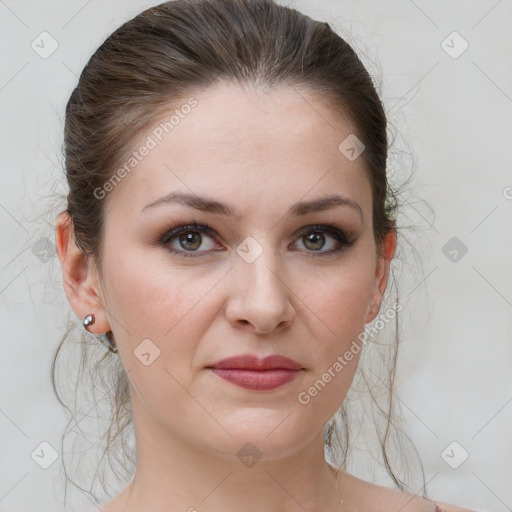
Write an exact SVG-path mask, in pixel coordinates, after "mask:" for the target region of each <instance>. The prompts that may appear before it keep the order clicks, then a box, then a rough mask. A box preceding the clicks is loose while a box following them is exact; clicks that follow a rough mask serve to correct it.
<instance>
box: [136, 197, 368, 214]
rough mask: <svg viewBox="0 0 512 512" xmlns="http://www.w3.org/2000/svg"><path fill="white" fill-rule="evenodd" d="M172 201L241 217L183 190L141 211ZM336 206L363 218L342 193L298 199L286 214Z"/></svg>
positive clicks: (207, 198) (206, 210)
mask: <svg viewBox="0 0 512 512" xmlns="http://www.w3.org/2000/svg"><path fill="white" fill-rule="evenodd" d="M173 203H176V204H182V205H184V206H189V207H191V208H195V209H196V210H200V211H202V212H207V213H213V214H216V215H224V216H226V217H232V218H234V219H235V220H239V219H240V218H241V217H242V215H241V214H240V212H239V211H238V210H237V209H236V208H234V207H233V206H231V205H229V204H227V203H223V202H221V201H216V200H214V199H212V198H210V197H201V196H197V195H195V194H187V193H183V192H171V193H170V194H167V195H166V196H164V197H161V198H160V199H157V200H156V201H153V202H152V203H150V204H148V205H146V206H145V207H144V208H143V209H142V210H141V211H142V212H144V211H146V210H148V209H150V208H154V207H155V206H158V205H163V204H173ZM338 206H349V207H350V208H352V209H354V210H356V211H357V212H358V213H359V215H360V217H361V219H363V218H364V215H363V210H362V209H361V206H359V204H358V203H357V202H356V201H354V200H353V199H350V198H349V197H347V196H345V195H342V194H330V195H328V196H324V197H319V198H317V199H313V200H310V201H300V202H298V203H295V204H294V205H292V207H291V208H290V209H289V210H288V215H292V216H302V215H307V214H308V213H316V212H321V211H325V210H331V209H333V208H337V207H338Z"/></svg>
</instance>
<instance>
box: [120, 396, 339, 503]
mask: <svg viewBox="0 0 512 512" xmlns="http://www.w3.org/2000/svg"><path fill="white" fill-rule="evenodd" d="M133 405H134V420H135V423H136V427H137V422H139V427H141V428H136V432H137V469H136V472H135V475H134V477H133V479H132V481H131V482H130V483H129V484H128V486H127V487H126V488H125V489H124V490H123V492H122V493H121V494H120V495H119V497H118V498H119V501H120V502H121V503H123V506H121V507H120V508H119V510H121V511H122V512H142V511H148V510H149V511H152V510H165V509H167V510H170V509H171V508H172V509H176V510H184V511H188V512H202V511H203V510H206V509H207V510H208V511H209V512H221V511H222V512H224V511H226V510H244V511H245V512H261V510H272V511H275V512H292V511H294V512H295V511H297V510H298V508H297V507H300V508H301V509H303V510H325V511H329V512H330V511H332V512H339V511H341V510H343V508H342V505H341V504H342V503H343V497H342V496H341V495H340V490H339V485H338V482H339V479H338V478H337V476H336V469H335V468H334V467H333V466H331V465H329V464H328V463H327V462H326V460H325V454H324V439H323V432H319V433H318V434H317V435H316V436H315V437H314V438H313V439H312V440H310V441H309V442H308V443H307V444H306V445H304V446H302V447H301V448H300V449H299V450H297V451H295V452H293V453H290V454H289V455H288V456H285V457H281V458H278V459H270V460H267V459H266V458H264V457H262V458H261V459H260V460H258V456H257V454H256V453H253V454H251V450H250V449H249V450H248V451H249V456H248V457H246V458H244V459H243V461H241V460H239V459H238V458H237V457H231V458H229V457H228V456H223V455H222V454H220V453H216V452H214V450H213V449H212V448H210V447H208V446H196V445H192V444H190V442H189V441H188V440H187V439H183V438H180V437H179V436H178V435H176V434H175V433H174V432H169V430H167V429H165V428H163V426H162V425H159V424H157V423H155V422H154V421H148V417H144V416H145V412H144V411H142V410H141V409H140V407H139V406H140V405H141V404H137V406H136V404H135V402H134V404H133ZM136 409H137V411H136ZM142 409H143V408H142ZM142 422H143V426H142ZM251 455H253V457H252V459H251Z"/></svg>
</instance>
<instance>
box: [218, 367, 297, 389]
mask: <svg viewBox="0 0 512 512" xmlns="http://www.w3.org/2000/svg"><path fill="white" fill-rule="evenodd" d="M209 369H210V370H211V371H212V372H213V373H215V374H216V375H218V376H219V377H221V378H222V379H224V380H226V381H228V382H231V383H232V384H235V385H237V386H240V387H242V388H245V389H252V390H261V391H267V390H271V389H275V388H278V387H280V386H283V385H284V384H286V383H288V382H291V381H292V380H294V379H295V378H296V377H297V376H298V375H299V374H300V373H301V372H302V370H285V369H283V368H279V369H274V370H236V369H231V370H226V369H223V368H209Z"/></svg>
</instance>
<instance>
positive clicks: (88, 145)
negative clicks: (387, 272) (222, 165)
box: [52, 0, 405, 490]
mask: <svg viewBox="0 0 512 512" xmlns="http://www.w3.org/2000/svg"><path fill="white" fill-rule="evenodd" d="M222 81H232V82H237V83H238V84H240V85H250V86H258V87H266V88H272V87H279V86H281V85H291V86H294V87H297V88H303V89H304V90H305V91H308V92H312V93H316V94H317V95H318V97H320V98H321V99H322V100H323V101H325V102H326V103H327V104H328V105H329V106H331V107H332V108H333V109H335V110H336V111H339V112H340V113H342V114H344V115H345V116H346V117H347V118H348V119H349V120H350V122H351V123H352V126H353V130H354V133H355V134H356V136H357V137H358V138H359V139H360V140H361V141H362V142H363V144H364V146H365V150H364V152H363V153H362V155H361V157H362V158H363V159H364V162H365V164H366V165H365V168H366V170H367V173H368V178H369V182H370V184H371V188H372V196H373V229H374V237H375V241H376V243H377V247H378V246H379V243H380V242H381V241H382V240H383V238H384V236H385V235H386V233H387V232H388V231H389V230H390V229H393V228H395V224H396V223H395V220H396V218H395V215H396V211H397V204H398V203H397V195H396V193H395V192H394V191H393V190H392V189H391V187H390V184H389V183H388V178H387V173H386V165H387V157H388V140H387V120H386V114H385V111H384V108H383V105H382V103H381V100H380V99H379V95H378V93H377V91H376V88H375V85H374V83H373V81H372V78H371V76H370V75H369V73H368V72H367V70H366V69H365V67H364V65H363V64H362V62H361V60H360V59H359V58H358V56H357V54H356V53H355V51H354V50H353V49H352V48H351V47H350V45H349V44H348V43H347V42H346V41H344V40H343V39H342V38H341V37H340V36H339V35H338V34H337V33H336V32H335V31H333V30H332V28H331V27H330V25H329V24H328V23H323V22H320V21H315V20H313V19H311V18H309V17H308V16H306V15H304V14H302V13H300V12H298V11H297V10H294V9H291V8H288V7H284V6H280V5H278V4H276V3H275V2H274V1H273V0H175V1H170V2H166V3H163V4H161V5H158V6H156V7H153V8H150V9H147V10H145V11H144V12H142V13H140V14H139V15H138V16H136V17H135V18H133V19H131V20H130V21H128V22H126V23H124V24H123V25H122V26H121V27H119V28H118V29H117V30H115V32H113V33H112V34H111V35H110V36H109V37H108V38H107V39H106V40H105V41H104V42H103V44H102V45H101V46H100V47H99V48H98V49H97V50H96V52H95V53H94V54H93V56H92V57H91V58H90V60H89V62H88V63H87V65H86V66H85V68H84V69H83V71H82V73H81V75H80V78H79V82H78V85H77V86H76V88H75V89H74V90H73V92H72V94H71V97H70V98H69V101H68V103H67V106H66V117H65V130H64V156H65V173H66V179H67V183H68V185H69V194H68V196H67V210H66V211H67V212H68V213H69V216H70V218H71V221H72V223H73V228H74V236H75V241H76V244H77V245H78V247H80V249H81V250H82V251H83V252H84V254H86V255H91V256H92V261H93V262H94V263H95V264H97V267H98V270H99V271H100V273H101V260H102V233H103V231H102V229H103V225H104V218H105V215H106V214H107V208H106V204H107V203H106V202H105V201H104V200H98V199H97V197H96V196H95V194H94V191H95V190H97V189H98V188H101V187H103V186H104V184H105V183H106V182H107V181H108V180H109V179H110V178H111V177H112V175H113V173H114V172H115V170H116V168H117V167H118V166H119V165H121V164H122V162H123V161H126V158H127V157H128V155H129V153H130V150H132V149H133V144H134V142H135V141H136V140H137V138H138V137H140V136H141V134H143V133H144V131H145V130H147V128H148V127H149V126H150V125H151V124H152V123H154V122H155V120H156V119H158V118H159V117H161V116H162V115H163V114H164V113H165V112H168V111H169V109H170V105H179V103H180V102H183V100H184V99H185V98H187V97H190V94H191V93H192V92H193V91H199V90H202V89H205V88H207V87H209V86H211V85H212V84H216V83H219V82H222ZM340 142H341V141H340ZM107 199H108V198H107ZM68 333H69V331H68ZM68 333H66V334H65V336H64V337H63V339H62V340H61V342H60V344H59V346H58V348H57V350H56V352H55V354H54V359H53V363H52V384H53V387H54V389H55V392H56V394H57V396H58V397H59V394H58V391H57V389H56V385H55V365H56V361H57V357H58V355H59V352H60V350H61V347H62V345H63V342H64V341H65V339H66V337H67V335H68ZM82 336H83V338H82V341H84V340H85V339H86V337H87V334H85V333H83V334H82ZM395 341H396V343H395V344H394V350H393V355H392V356H391V362H392V365H391V371H390V373H389V378H390V381H389V386H388V391H389V394H388V398H387V400H386V408H384V409H383V408H381V407H380V406H379V409H380V413H381V414H382V415H383V416H384V418H385V419H386V422H385V433H384V436H379V439H380V443H381V447H382V455H383V460H384V464H385V466H386V469H387V471H388V473H389V474H390V476H391V477H392V479H393V480H394V482H395V483H396V485H397V486H398V487H399V488H401V489H402V490H404V485H405V484H404V482H402V481H401V480H400V479H399V478H398V477H397V476H396V475H395V473H394V471H393V469H392V468H391V464H390V461H389V458H388V455H387V440H388V434H389V431H390V428H391V427H392V426H393V421H392V415H391V412H392V409H393V400H392V399H393V396H392V395H393V379H394V372H395V366H396V347H397V345H398V334H397V337H396V340H395ZM81 347H82V359H81V367H82V368H83V367H84V366H86V365H87V364H88V361H89V359H90V358H92V357H93V356H91V352H90V351H91V350H93V349H92V348H91V346H88V345H87V343H85V342H84V343H81ZM97 350H100V351H101V358H100V359H98V360H97V361H96V362H95V363H94V364H92V367H91V369H90V372H93V371H96V372H98V373H97V374H96V375H97V376H98V377H99V378H100V379H101V381H102V382H104V383H107V387H109V388H111V391H110V397H111V400H112V406H111V408H112V410H111V412H112V417H111V423H110V426H109V429H108V435H107V446H106V450H105V452H104V453H103V455H105V453H106V452H107V451H108V450H109V449H110V448H111V446H113V444H114V441H116V439H118V438H119V439H122V438H123V433H124V434H126V430H127V427H129V426H130V425H132V417H131V410H130V401H129V386H128V381H127V377H126V375H125V373H124V370H123V368H122V366H121V364H119V361H118V360H117V359H118V358H116V357H114V356H112V355H111V354H109V352H108V351H106V352H105V351H104V348H102V347H101V346H99V348H97ZM112 359H114V360H115V361H112ZM107 360H110V362H108V361H107ZM100 363H101V364H100ZM109 364H110V365H111V368H110V373H108V375H109V376H108V377H107V368H106V367H105V365H109ZM109 379H110V381H109ZM91 380H92V382H93V384H95V385H96V384H97V383H98V382H99V381H95V380H94V379H92V378H91ZM370 394H371V393H370ZM372 397H373V395H372ZM59 400H60V398H59ZM61 403H63V402H62V401H61ZM63 405H64V403H63ZM339 417H340V418H341V419H342V422H343V425H342V429H343V435H342V438H343V439H340V438H339V437H338V443H339V447H340V450H341V454H342V463H341V465H342V466H344V465H345V464H346V461H347V455H348V452H349V432H350V429H349V423H348V413H347V410H346V407H345V403H344V404H343V405H342V407H341V408H340V411H339ZM116 426H117V430H116V429H115V427H116ZM333 433H337V429H335V420H333V421H331V422H330V423H329V425H328V426H327V428H326V430H325V441H326V444H327V445H328V446H329V447H330V448H331V449H332V436H333ZM119 439H118V440H119ZM123 442H124V441H123ZM332 453H334V451H332ZM132 455H133V454H132V453H129V450H125V449H122V450H121V454H120V455H117V457H118V460H119V461H121V462H123V464H122V466H123V467H125V468H126V467H127V465H126V461H127V460H129V459H130V457H131V456H132ZM109 457H110V454H109ZM125 457H126V459H125ZM130 460H131V459H130Z"/></svg>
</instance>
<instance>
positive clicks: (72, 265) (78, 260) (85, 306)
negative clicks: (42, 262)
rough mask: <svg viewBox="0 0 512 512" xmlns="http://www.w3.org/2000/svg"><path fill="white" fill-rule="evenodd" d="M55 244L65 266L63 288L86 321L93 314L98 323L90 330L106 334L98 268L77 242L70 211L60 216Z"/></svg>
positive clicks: (89, 328) (105, 320)
mask: <svg viewBox="0 0 512 512" xmlns="http://www.w3.org/2000/svg"><path fill="white" fill-rule="evenodd" d="M55 245H56V249H57V254H58V257H59V260H60V263H61V266H62V281H63V284H64V291H65V292H66V297H67V298H68V301H69V304H70V305H71V307H72V309H73V311H74V312H75V313H76V314H77V316H78V317H79V318H80V320H81V321H82V322H83V320H84V318H85V317H86V316H87V315H88V314H89V313H94V316H95V322H94V323H93V324H91V325H90V326H89V327H88V328H87V330H88V331H89V332H90V333H93V334H103V333H105V332H107V331H109V330H110V325H109V322H108V318H107V315H106V311H105V309H104V300H103V296H102V294H101V287H100V282H99V278H98V273H97V270H96V267H95V266H94V265H93V264H92V261H91V260H90V258H88V257H87V256H86V255H85V254H84V253H83V251H82V250H81V249H80V248H79V247H78V246H77V245H76V243H75V236H74V230H73V223H72V220H71V218H70V216H69V214H68V212H67V211H63V212H61V213H60V214H59V216H58V217H57V224H56V233H55Z"/></svg>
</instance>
